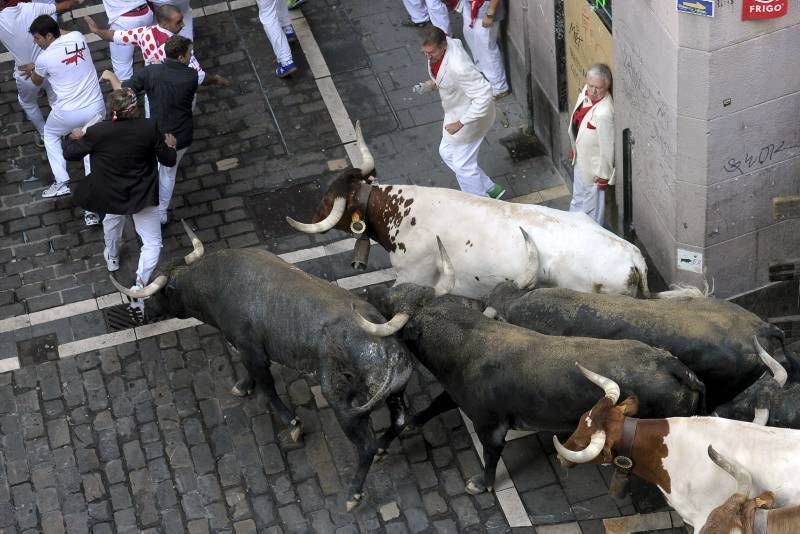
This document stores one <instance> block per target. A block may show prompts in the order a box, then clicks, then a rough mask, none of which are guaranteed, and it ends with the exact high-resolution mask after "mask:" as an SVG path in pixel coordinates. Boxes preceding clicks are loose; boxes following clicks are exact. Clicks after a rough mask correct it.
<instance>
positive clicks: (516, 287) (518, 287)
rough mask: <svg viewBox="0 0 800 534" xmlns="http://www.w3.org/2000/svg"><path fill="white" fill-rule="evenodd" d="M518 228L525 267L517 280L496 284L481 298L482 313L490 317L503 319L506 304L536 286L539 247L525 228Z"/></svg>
mask: <svg viewBox="0 0 800 534" xmlns="http://www.w3.org/2000/svg"><path fill="white" fill-rule="evenodd" d="M519 230H520V232H522V238H523V239H524V240H525V247H526V248H527V250H528V263H527V269H526V270H525V271H524V272H523V273H522V275H520V277H519V278H518V279H517V280H509V281H508V282H501V283H500V284H498V285H496V286H495V287H494V289H492V291H491V292H490V293H489V294H488V295H487V296H486V297H485V298H484V299H483V304H484V305H485V309H484V310H483V314H484V315H485V316H486V317H489V318H490V319H499V320H501V321H505V320H506V318H505V317H506V313H507V307H508V305H509V304H511V302H513V301H514V300H515V299H517V298H519V297H520V296H521V295H522V294H523V293H525V292H526V291H528V290H530V289H533V288H534V287H536V282H537V279H536V276H537V273H538V272H539V249H538V248H536V243H534V242H533V239H531V236H530V235H528V232H526V231H525V229H523V228H522V227H521V226H520V228H519Z"/></svg>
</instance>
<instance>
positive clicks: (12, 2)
mask: <svg viewBox="0 0 800 534" xmlns="http://www.w3.org/2000/svg"><path fill="white" fill-rule="evenodd" d="M30 1H31V0H6V1H5V2H4V3H3V7H2V8H0V10H2V9H5V8H7V7H14V6H16V5H17V4H23V3H26V2H30Z"/></svg>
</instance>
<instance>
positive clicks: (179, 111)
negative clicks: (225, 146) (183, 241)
mask: <svg viewBox="0 0 800 534" xmlns="http://www.w3.org/2000/svg"><path fill="white" fill-rule="evenodd" d="M192 49H193V47H192V41H190V40H189V39H187V38H185V37H182V36H180V35H173V36H172V37H170V38H169V39H168V40H167V42H166V43H164V54H165V56H166V58H165V60H164V62H163V63H155V64H152V65H147V66H146V67H145V68H143V69H139V70H138V71H136V74H135V75H134V76H133V78H131V79H130V80H126V81H124V82H120V81H119V79H118V78H117V77H116V75H115V74H114V73H113V72H111V71H109V70H106V71H104V72H103V74H102V75H101V76H100V79H101V80H108V81H110V82H111V87H112V88H114V89H119V88H121V87H130V88H131V89H133V90H135V91H136V92H137V93H138V92H141V91H146V93H147V98H148V100H149V101H150V117H152V118H153V119H155V120H156V122H157V123H158V128H159V130H161V133H163V134H167V133H170V134H172V135H174V136H175V139H176V141H177V145H176V146H175V149H176V150H177V151H178V159H177V161H176V163H175V165H173V166H171V167H167V166H165V165H159V166H158V184H159V185H158V189H159V191H158V196H159V206H158V210H159V216H160V217H161V224H166V223H167V208H168V207H169V202H170V199H172V191H173V189H174V187H175V176H176V174H177V173H178V165H180V162H181V158H183V155H184V154H185V153H186V150H187V149H188V148H189V145H191V144H192V131H193V129H192V108H193V106H194V98H195V93H196V92H197V87H198V77H197V71H196V70H194V69H193V68H191V67H189V66H188V65H189V60H190V59H191V58H192Z"/></svg>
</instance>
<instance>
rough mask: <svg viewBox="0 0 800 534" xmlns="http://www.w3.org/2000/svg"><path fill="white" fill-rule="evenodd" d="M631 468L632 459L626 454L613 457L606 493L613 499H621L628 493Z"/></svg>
mask: <svg viewBox="0 0 800 534" xmlns="http://www.w3.org/2000/svg"><path fill="white" fill-rule="evenodd" d="M632 469H633V460H631V459H630V458H628V457H627V456H617V457H615V458H614V473H613V474H612V475H611V483H610V484H609V486H608V493H609V494H610V495H611V496H612V497H614V498H615V499H622V498H624V497H625V495H626V494H627V493H628V483H629V482H630V481H631V470H632Z"/></svg>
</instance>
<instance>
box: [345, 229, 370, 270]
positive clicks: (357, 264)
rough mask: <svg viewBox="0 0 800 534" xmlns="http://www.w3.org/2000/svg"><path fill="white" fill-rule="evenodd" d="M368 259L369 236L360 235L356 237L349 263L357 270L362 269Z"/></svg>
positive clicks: (365, 266)
mask: <svg viewBox="0 0 800 534" xmlns="http://www.w3.org/2000/svg"><path fill="white" fill-rule="evenodd" d="M362 224H363V223H362ZM368 259H369V238H368V237H367V236H365V235H363V234H362V235H361V237H359V238H358V239H356V244H355V246H354V247H353V261H352V262H350V265H352V266H353V269H355V270H357V271H363V270H364V269H366V268H367V260H368Z"/></svg>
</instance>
